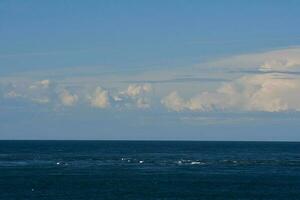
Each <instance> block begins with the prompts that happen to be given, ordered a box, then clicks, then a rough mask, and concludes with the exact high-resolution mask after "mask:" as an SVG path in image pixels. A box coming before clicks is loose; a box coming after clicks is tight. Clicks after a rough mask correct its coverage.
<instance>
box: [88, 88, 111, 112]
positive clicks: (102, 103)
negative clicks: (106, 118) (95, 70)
mask: <svg viewBox="0 0 300 200" xmlns="http://www.w3.org/2000/svg"><path fill="white" fill-rule="evenodd" d="M88 98H89V101H90V105H91V106H92V107H96V108H107V107H109V106H110V101H109V95H108V91H106V90H104V89H102V88H101V87H97V88H96V89H95V91H94V93H93V94H92V95H91V96H89V97H88Z"/></svg>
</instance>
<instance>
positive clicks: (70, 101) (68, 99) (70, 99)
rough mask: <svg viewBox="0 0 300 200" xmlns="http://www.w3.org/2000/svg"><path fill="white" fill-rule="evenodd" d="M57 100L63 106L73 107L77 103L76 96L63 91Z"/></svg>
mask: <svg viewBox="0 0 300 200" xmlns="http://www.w3.org/2000/svg"><path fill="white" fill-rule="evenodd" d="M59 99H60V101H61V103H62V104H63V105H65V106H73V105H75V104H76V103H77V101H78V96H77V95H76V94H71V93H70V92H69V91H68V90H63V91H62V92H61V93H60V94H59Z"/></svg>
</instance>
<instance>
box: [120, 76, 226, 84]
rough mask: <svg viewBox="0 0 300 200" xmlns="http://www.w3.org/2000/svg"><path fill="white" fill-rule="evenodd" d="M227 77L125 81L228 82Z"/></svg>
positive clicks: (156, 82)
mask: <svg viewBox="0 0 300 200" xmlns="http://www.w3.org/2000/svg"><path fill="white" fill-rule="evenodd" d="M226 81H228V80H227V79H224V78H197V77H189V78H173V79H161V80H136V81H125V82H126V83H151V84H161V83H189V82H226Z"/></svg>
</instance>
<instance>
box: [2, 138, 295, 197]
mask: <svg viewBox="0 0 300 200" xmlns="http://www.w3.org/2000/svg"><path fill="white" fill-rule="evenodd" d="M0 199H1V200H18V199H20V200H23V199H24V200H26V199H39V200H40V199H55V200H76V199H95V200H96V199H187V200H189V199H285V200H287V199H300V143H296V142H295V143H294V142H293V143H288V142H175V141H172V142H171V141H170V142H168V141H161V142H158V141H149V142H146V141H0Z"/></svg>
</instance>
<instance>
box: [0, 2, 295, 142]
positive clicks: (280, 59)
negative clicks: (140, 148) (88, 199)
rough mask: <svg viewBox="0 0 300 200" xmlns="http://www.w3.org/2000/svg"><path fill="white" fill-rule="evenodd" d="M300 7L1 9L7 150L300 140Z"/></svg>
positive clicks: (0, 106)
mask: <svg viewBox="0 0 300 200" xmlns="http://www.w3.org/2000/svg"><path fill="white" fill-rule="evenodd" d="M299 7H300V1H297V0H286V1H273V0H272V1H271V0H253V1H246V0H226V1H225V0H224V1H214V0H207V1H206V0H201V1H198V0H197V1H196V0H195V1H193V0H189V1H186V0H172V1H171V0H170V1H169V0H165V1H158V0H157V1H156V0H152V1H137V0H136V1H134V0H128V1H121V0H119V1H118V0H114V1H105V0H97V1H96V0H88V1H77V0H72V1H71V0H69V1H67V0H51V1H50V0H49V1H47V0H46V1H38V0H26V1H25V0H1V1H0V139H28V140H30V139H37V140H40V139H41V140H42V139H51V140H60V139H62V140H226V141H227V140H231V141H253V140H254V141H260V140H262V141H300V134H299V130H300V112H299V111H300V77H299V76H300V27H299V24H300V13H299V9H298V8H299Z"/></svg>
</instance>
